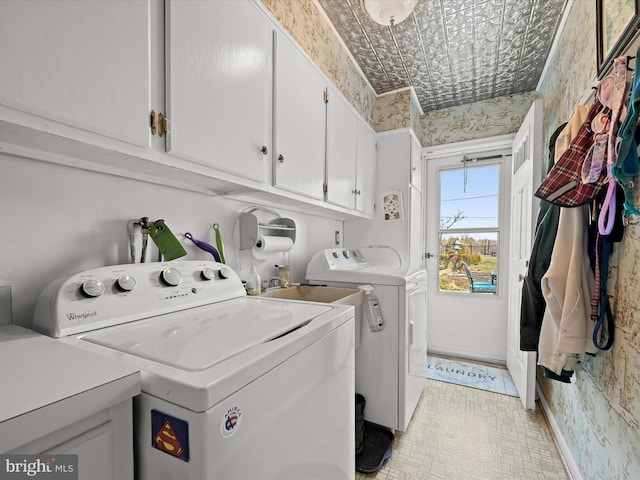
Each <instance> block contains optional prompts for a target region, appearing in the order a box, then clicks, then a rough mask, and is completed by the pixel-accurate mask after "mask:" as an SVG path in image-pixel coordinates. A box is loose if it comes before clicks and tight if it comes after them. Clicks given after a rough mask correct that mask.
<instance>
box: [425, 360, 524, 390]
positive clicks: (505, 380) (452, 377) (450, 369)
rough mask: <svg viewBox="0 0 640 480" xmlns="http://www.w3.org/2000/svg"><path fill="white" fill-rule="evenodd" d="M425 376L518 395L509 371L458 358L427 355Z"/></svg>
mask: <svg viewBox="0 0 640 480" xmlns="http://www.w3.org/2000/svg"><path fill="white" fill-rule="evenodd" d="M427 378H430V379H432V380H440V381H441V382H448V383H455V384H457V385H464V386H465V387H473V388H479V389H480V390H488V391H490V392H496V393H502V394H504V395H511V396H512V397H517V396H518V391H517V390H516V386H515V385H514V384H513V380H511V375H509V371H508V370H506V369H503V368H496V367H490V366H488V365H481V364H476V363H467V362H464V361H460V360H451V359H448V358H442V357H434V356H431V355H429V356H427Z"/></svg>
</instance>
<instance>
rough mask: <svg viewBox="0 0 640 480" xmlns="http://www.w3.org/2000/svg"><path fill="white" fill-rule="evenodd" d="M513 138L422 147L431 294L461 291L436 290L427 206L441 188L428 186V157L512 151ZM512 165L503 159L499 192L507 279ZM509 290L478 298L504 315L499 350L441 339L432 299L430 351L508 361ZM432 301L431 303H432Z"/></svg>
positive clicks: (502, 255) (503, 273) (500, 255)
mask: <svg viewBox="0 0 640 480" xmlns="http://www.w3.org/2000/svg"><path fill="white" fill-rule="evenodd" d="M514 138H515V135H514V134H509V135H500V136H494V137H488V138H483V139H478V140H468V141H463V142H458V143H454V144H445V145H437V146H433V147H425V148H423V150H422V152H423V160H424V162H425V171H426V174H425V175H424V182H425V187H424V188H423V192H426V195H423V202H424V203H423V208H424V212H425V213H426V215H425V220H426V221H425V234H424V239H425V240H424V242H425V247H428V248H427V249H426V250H425V251H428V252H430V253H432V254H434V255H435V256H434V257H432V258H430V259H429V258H427V259H425V263H426V268H427V274H428V277H429V280H428V281H429V289H430V292H429V295H430V297H431V296H433V295H442V296H445V295H446V296H447V297H452V296H458V298H459V295H460V294H459V293H458V294H456V293H447V292H437V291H436V290H437V282H438V267H437V265H438V263H437V262H438V258H437V254H436V253H435V252H436V251H437V249H434V248H433V247H436V245H432V244H431V243H430V240H429V235H428V234H429V228H430V226H431V225H430V224H432V223H433V222H430V221H429V220H430V219H431V218H432V217H431V215H433V214H434V213H433V211H431V210H429V209H428V205H433V203H431V202H433V201H434V199H435V201H436V202H437V196H438V195H439V188H438V186H437V182H435V183H434V186H435V190H436V191H435V192H434V191H431V190H433V189H430V188H429V186H430V183H429V181H430V178H429V173H430V168H429V161H430V160H439V159H446V158H447V157H460V156H463V155H464V154H465V153H466V154H474V155H475V154H482V153H483V152H489V151H495V150H508V151H509V152H511V148H512V145H513V140H514ZM510 165H511V162H510V161H506V162H504V163H503V166H502V171H501V180H500V194H501V196H502V208H501V209H500V213H499V215H500V224H501V225H502V229H501V230H502V232H501V235H500V249H499V252H498V262H499V265H500V275H501V277H502V278H504V279H507V278H509V245H510V241H511V239H510V228H509V226H510V222H511V216H510V207H509V204H508V202H509V198H510V191H511V176H510ZM434 208H435V209H437V208H438V207H437V206H435V205H434ZM432 241H433V239H432V240H431V242H432ZM434 267H435V269H434ZM434 286H435V287H436V289H435V290H434V288H433V287H434ZM507 290H508V289H507V288H506V284H505V285H504V286H502V287H501V288H500V289H499V292H498V293H497V295H495V297H494V298H482V299H480V298H479V299H478V301H483V302H488V301H491V302H495V303H492V307H495V309H496V312H497V314H498V315H500V317H501V318H502V319H504V332H502V333H503V335H502V333H501V338H502V336H504V339H503V340H504V341H501V339H496V345H495V348H497V349H500V350H499V351H496V352H486V351H480V350H476V351H474V350H472V349H470V348H466V349H459V348H457V347H454V346H452V345H446V344H444V343H442V341H441V339H442V338H443V337H445V335H444V333H443V334H441V335H438V331H439V330H438V326H437V325H436V324H434V322H436V321H437V318H440V316H439V315H438V314H437V312H432V311H431V310H433V309H434V308H435V306H434V305H432V303H436V302H429V303H428V305H427V309H428V310H429V311H428V314H427V318H429V322H430V325H429V331H430V332H432V333H430V334H429V335H428V340H429V343H428V351H430V352H432V353H439V354H446V355H453V356H456V357H461V358H469V359H473V360H480V361H487V362H491V363H498V364H503V365H506V361H507V347H506V345H507V304H508V291H507ZM432 298H433V297H432ZM429 305H431V307H430V306H429ZM485 305H486V303H485ZM439 337H440V339H439Z"/></svg>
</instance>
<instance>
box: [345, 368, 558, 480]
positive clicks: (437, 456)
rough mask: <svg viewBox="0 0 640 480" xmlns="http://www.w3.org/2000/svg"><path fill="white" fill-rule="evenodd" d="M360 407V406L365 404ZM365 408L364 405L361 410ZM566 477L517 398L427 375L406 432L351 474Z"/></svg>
mask: <svg viewBox="0 0 640 480" xmlns="http://www.w3.org/2000/svg"><path fill="white" fill-rule="evenodd" d="M365 409H366V407H365ZM365 411H366V410H365ZM370 478H375V479H378V480H423V479H424V480H427V479H428V480H529V479H535V480H567V479H568V478H569V477H568V476H567V474H566V473H565V470H564V467H563V465H562V462H561V460H560V457H559V455H558V452H557V450H556V447H555V445H554V443H553V438H552V436H551V433H550V431H549V428H548V427H547V424H546V422H545V419H544V416H543V415H542V413H541V412H540V407H539V405H536V411H535V413H531V412H527V411H526V410H525V409H524V408H523V407H522V404H521V403H520V399H519V398H516V397H510V396H507V395H501V394H499V393H493V392H488V391H484V390H478V389H475V388H469V387H463V386H460V385H454V384H451V383H445V382H440V381H437V380H427V386H426V388H425V392H424V393H423V395H422V398H421V399H420V402H419V403H418V406H417V408H416V411H415V412H414V414H413V419H412V420H411V423H410V424H409V428H408V429H407V431H406V432H396V435H395V439H394V443H393V454H392V456H391V458H390V459H389V460H388V461H387V463H386V464H385V465H384V466H383V467H382V468H381V469H380V470H378V471H377V472H375V473H370V474H363V473H359V472H356V480H364V479H370Z"/></svg>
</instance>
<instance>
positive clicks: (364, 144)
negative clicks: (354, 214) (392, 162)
mask: <svg viewBox="0 0 640 480" xmlns="http://www.w3.org/2000/svg"><path fill="white" fill-rule="evenodd" d="M356 158H357V162H356V191H357V194H356V210H358V211H360V212H364V213H368V214H370V215H373V207H374V204H375V199H376V134H375V132H373V131H372V130H371V129H370V128H369V127H368V125H366V124H365V123H363V122H358V154H357V157H356Z"/></svg>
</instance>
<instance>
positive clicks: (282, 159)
mask: <svg viewBox="0 0 640 480" xmlns="http://www.w3.org/2000/svg"><path fill="white" fill-rule="evenodd" d="M278 161H279V162H280V163H284V156H283V155H282V154H280V155H278Z"/></svg>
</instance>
